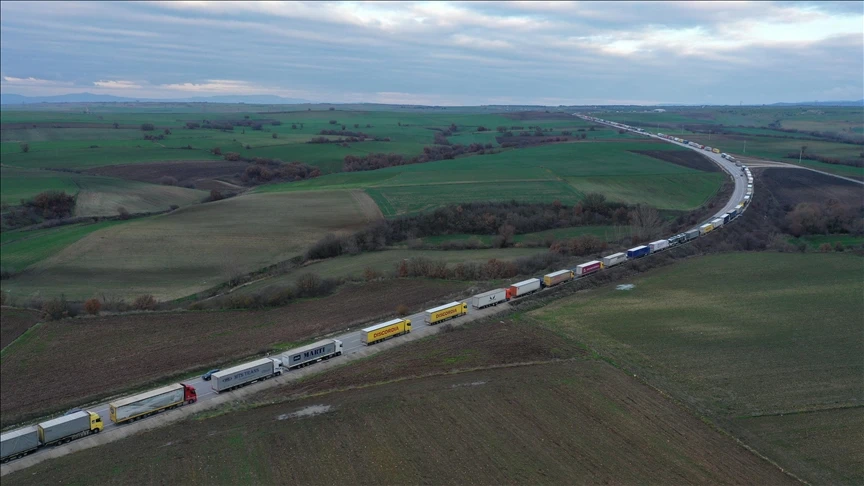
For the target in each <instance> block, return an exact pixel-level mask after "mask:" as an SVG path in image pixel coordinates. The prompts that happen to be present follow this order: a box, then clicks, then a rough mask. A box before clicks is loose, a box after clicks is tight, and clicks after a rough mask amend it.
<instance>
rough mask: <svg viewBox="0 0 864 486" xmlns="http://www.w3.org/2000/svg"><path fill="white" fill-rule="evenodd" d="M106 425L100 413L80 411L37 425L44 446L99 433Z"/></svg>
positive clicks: (40, 440)
mask: <svg viewBox="0 0 864 486" xmlns="http://www.w3.org/2000/svg"><path fill="white" fill-rule="evenodd" d="M104 426H105V424H103V423H102V418H101V417H100V416H99V414H98V413H93V412H85V411H83V410H82V411H79V412H74V413H71V414H69V415H64V416H62V417H57V418H55V419H52V420H49V421H47V422H42V423H40V424H38V425H36V428H37V429H39V442H40V443H41V444H42V445H43V446H49V445H54V444H59V443H61V442H70V441H72V440H75V439H78V438H81V437H84V436H86V435H90V434H94V433H99V432H100V431H101V430H102V428H103V427H104Z"/></svg>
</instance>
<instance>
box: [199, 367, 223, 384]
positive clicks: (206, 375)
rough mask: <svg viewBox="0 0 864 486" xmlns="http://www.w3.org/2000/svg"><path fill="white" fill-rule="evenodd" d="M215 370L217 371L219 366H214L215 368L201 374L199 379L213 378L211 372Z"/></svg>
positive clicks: (208, 379)
mask: <svg viewBox="0 0 864 486" xmlns="http://www.w3.org/2000/svg"><path fill="white" fill-rule="evenodd" d="M217 371H219V368H216V369H215V370H210V371H208V372H207V373H204V374H203V375H201V379H202V380H204V381H210V378H213V373H216V372H217Z"/></svg>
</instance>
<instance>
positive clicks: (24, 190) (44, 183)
mask: <svg viewBox="0 0 864 486" xmlns="http://www.w3.org/2000/svg"><path fill="white" fill-rule="evenodd" d="M76 175H77V174H70V173H64V172H51V171H47V170H28V169H19V168H13V167H6V166H3V167H0V201H2V203H3V204H9V205H18V204H20V203H21V200H22V199H30V198H32V197H33V196H35V195H36V194H39V193H40V192H44V191H64V192H66V193H67V194H75V193H77V192H78V185H76V184H75V179H76Z"/></svg>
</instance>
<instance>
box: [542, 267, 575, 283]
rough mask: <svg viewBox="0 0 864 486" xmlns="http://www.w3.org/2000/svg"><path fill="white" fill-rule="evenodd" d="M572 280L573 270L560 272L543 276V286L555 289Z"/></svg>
mask: <svg viewBox="0 0 864 486" xmlns="http://www.w3.org/2000/svg"><path fill="white" fill-rule="evenodd" d="M570 280H573V271H572V270H558V271H557V272H552V273H547V274H546V275H543V286H544V287H553V286H555V285H558V284H560V283H564V282H569V281H570Z"/></svg>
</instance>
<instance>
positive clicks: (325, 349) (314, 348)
mask: <svg viewBox="0 0 864 486" xmlns="http://www.w3.org/2000/svg"><path fill="white" fill-rule="evenodd" d="M335 356H342V341H340V340H338V339H325V340H323V341H318V342H317V343H312V344H309V345H307V346H303V347H302V348H297V349H292V350H290V351H285V352H284V353H282V356H281V357H280V361H281V362H282V368H284V369H286V370H291V369H294V368H301V367H303V366H308V365H310V364H313V363H317V362H319V361H321V360H325V359H330V358H333V357H335Z"/></svg>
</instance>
